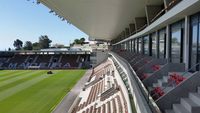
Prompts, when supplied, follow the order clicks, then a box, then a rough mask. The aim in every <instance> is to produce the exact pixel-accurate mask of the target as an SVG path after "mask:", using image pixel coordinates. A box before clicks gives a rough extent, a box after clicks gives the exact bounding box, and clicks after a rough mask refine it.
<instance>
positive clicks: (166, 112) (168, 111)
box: [165, 110, 175, 113]
mask: <svg viewBox="0 0 200 113" xmlns="http://www.w3.org/2000/svg"><path fill="white" fill-rule="evenodd" d="M165 113H175V112H174V111H173V110H165Z"/></svg>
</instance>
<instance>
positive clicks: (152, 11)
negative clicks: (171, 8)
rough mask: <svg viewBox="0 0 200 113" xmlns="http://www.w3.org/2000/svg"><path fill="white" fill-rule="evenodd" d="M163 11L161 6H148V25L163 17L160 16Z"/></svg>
mask: <svg viewBox="0 0 200 113" xmlns="http://www.w3.org/2000/svg"><path fill="white" fill-rule="evenodd" d="M162 9H163V7H162V6H161V5H147V6H146V7H145V11H146V16H147V24H148V25H149V24H151V23H152V22H153V21H155V19H156V18H158V17H159V16H161V15H158V14H159V12H160V11H161V10H162Z"/></svg>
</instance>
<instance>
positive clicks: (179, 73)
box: [168, 72, 193, 78]
mask: <svg viewBox="0 0 200 113" xmlns="http://www.w3.org/2000/svg"><path fill="white" fill-rule="evenodd" d="M173 73H177V74H178V75H181V76H183V77H185V78H188V77H190V76H191V75H192V74H193V73H190V72H187V73H185V72H169V73H168V75H171V74H173Z"/></svg>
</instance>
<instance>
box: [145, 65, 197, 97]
mask: <svg viewBox="0 0 200 113" xmlns="http://www.w3.org/2000/svg"><path fill="white" fill-rule="evenodd" d="M198 65H200V62H199V63H197V64H195V65H194V66H192V67H191V68H189V69H188V70H187V71H185V72H184V73H182V74H181V76H184V75H185V74H187V73H189V72H190V71H191V70H192V69H193V68H194V67H197V66H198ZM173 83H174V82H173V81H171V82H169V83H168V84H167V85H166V86H165V87H164V88H162V89H161V90H162V91H164V90H165V89H166V88H167V87H168V86H170V85H173ZM149 93H151V92H149ZM156 95H158V93H157V92H155V94H153V95H152V97H154V96H156Z"/></svg>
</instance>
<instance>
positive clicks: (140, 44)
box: [138, 38, 142, 53]
mask: <svg viewBox="0 0 200 113" xmlns="http://www.w3.org/2000/svg"><path fill="white" fill-rule="evenodd" d="M138 52H139V53H142V38H138Z"/></svg>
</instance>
